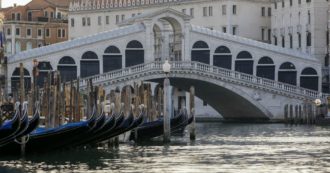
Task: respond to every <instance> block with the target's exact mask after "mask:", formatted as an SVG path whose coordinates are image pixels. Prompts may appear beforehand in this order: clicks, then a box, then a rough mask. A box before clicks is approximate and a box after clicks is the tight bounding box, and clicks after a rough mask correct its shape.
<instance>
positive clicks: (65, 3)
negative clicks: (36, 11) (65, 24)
mask: <svg viewBox="0 0 330 173" xmlns="http://www.w3.org/2000/svg"><path fill="white" fill-rule="evenodd" d="M45 1H47V2H48V3H50V4H52V5H54V6H56V7H66V8H69V0H45Z"/></svg>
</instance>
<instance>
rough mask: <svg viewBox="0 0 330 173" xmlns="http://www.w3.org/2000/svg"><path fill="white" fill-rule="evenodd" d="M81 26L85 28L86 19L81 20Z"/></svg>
mask: <svg viewBox="0 0 330 173" xmlns="http://www.w3.org/2000/svg"><path fill="white" fill-rule="evenodd" d="M82 26H86V18H84V17H83V18H82Z"/></svg>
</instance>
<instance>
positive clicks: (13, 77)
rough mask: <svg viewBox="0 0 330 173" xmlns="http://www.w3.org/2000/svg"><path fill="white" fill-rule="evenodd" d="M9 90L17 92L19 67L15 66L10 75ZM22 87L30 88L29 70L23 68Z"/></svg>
mask: <svg viewBox="0 0 330 173" xmlns="http://www.w3.org/2000/svg"><path fill="white" fill-rule="evenodd" d="M10 80H11V92H12V93H17V92H18V90H19V88H20V68H18V67H17V68H15V70H14V72H13V74H12V75H11V79H10ZM24 88H25V90H26V91H27V90H29V89H31V76H30V72H29V71H28V70H27V69H25V68H24Z"/></svg>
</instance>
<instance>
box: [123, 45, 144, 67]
mask: <svg viewBox="0 0 330 173" xmlns="http://www.w3.org/2000/svg"><path fill="white" fill-rule="evenodd" d="M125 61H126V67H131V66H135V65H138V64H143V63H144V49H143V46H142V44H141V43H140V42H139V41H136V40H133V41H130V42H129V43H128V44H127V46H126V51H125Z"/></svg>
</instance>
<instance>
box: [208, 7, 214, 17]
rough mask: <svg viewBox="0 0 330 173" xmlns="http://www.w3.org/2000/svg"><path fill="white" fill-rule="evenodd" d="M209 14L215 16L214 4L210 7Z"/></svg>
mask: <svg viewBox="0 0 330 173" xmlns="http://www.w3.org/2000/svg"><path fill="white" fill-rule="evenodd" d="M209 16H213V7H212V6H210V7H209Z"/></svg>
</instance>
